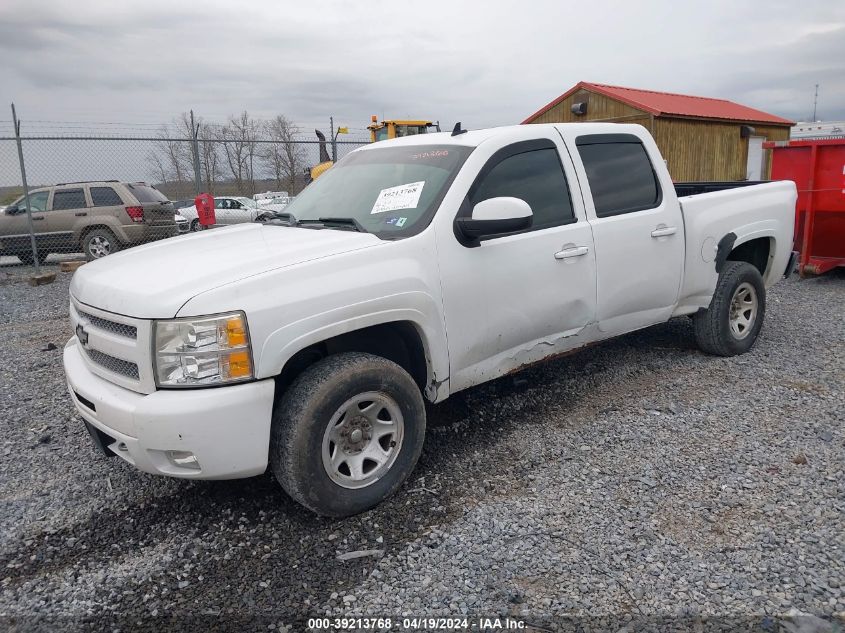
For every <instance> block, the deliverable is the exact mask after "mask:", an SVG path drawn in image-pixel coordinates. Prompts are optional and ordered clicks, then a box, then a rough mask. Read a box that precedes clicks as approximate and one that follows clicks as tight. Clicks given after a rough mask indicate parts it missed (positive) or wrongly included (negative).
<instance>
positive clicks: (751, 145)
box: [745, 136, 766, 180]
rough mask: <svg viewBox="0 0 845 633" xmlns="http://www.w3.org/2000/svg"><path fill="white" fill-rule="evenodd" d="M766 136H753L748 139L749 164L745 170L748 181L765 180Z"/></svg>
mask: <svg viewBox="0 0 845 633" xmlns="http://www.w3.org/2000/svg"><path fill="white" fill-rule="evenodd" d="M765 140H766V138H765V137H764V136H752V137H750V138H749V139H748V164H747V165H746V168H745V179H746V180H762V179H763V141H765Z"/></svg>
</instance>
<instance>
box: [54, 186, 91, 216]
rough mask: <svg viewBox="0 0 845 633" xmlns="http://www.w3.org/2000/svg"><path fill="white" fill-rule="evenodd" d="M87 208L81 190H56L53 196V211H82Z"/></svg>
mask: <svg viewBox="0 0 845 633" xmlns="http://www.w3.org/2000/svg"><path fill="white" fill-rule="evenodd" d="M87 206H88V205H87V204H86V203H85V194H84V193H83V192H82V189H61V190H58V189H57V190H56V192H55V193H54V194H53V211H61V210H62V209H84V208H85V207H87Z"/></svg>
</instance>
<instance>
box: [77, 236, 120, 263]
mask: <svg viewBox="0 0 845 633" xmlns="http://www.w3.org/2000/svg"><path fill="white" fill-rule="evenodd" d="M120 249H121V245H120V242H119V241H118V240H117V238H116V237H115V236H114V233H112V232H111V231H109V230H108V229H94V230H93V231H88V233H86V234H85V237H83V238H82V251H83V252H84V253H85V259H87V260H88V261H89V262H90V261H93V260H95V259H101V258H103V257H106V256H107V255H111V254H113V253H116V252H117V251H119V250H120Z"/></svg>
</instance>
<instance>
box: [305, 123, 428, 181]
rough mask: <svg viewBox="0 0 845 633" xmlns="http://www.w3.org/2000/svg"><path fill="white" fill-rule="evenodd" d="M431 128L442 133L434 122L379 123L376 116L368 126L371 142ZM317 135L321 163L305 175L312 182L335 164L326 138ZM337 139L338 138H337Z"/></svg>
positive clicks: (323, 135) (339, 129)
mask: <svg viewBox="0 0 845 633" xmlns="http://www.w3.org/2000/svg"><path fill="white" fill-rule="evenodd" d="M429 128H435V130H436V131H437V132H439V131H440V123H439V122H437V123H433V122H432V121H423V120H419V121H410V120H400V119H391V120H389V121H382V122H381V123H379V120H378V117H377V116H376V115H375V114H374V115H373V116H372V123H370V124H369V125H368V126H367V129H368V130H369V131H370V141H371V142H372V143H375V142H376V141H384V140H387V139H389V138H400V137H402V136H413V135H414V134H426V133H427V132H428V131H429ZM314 132H315V133H316V134H317V140H318V141H319V145H320V162H319V163H318V164H316V165H314V166H313V167H306V168H305V174H306V176H310V178H311V180H317V178H319V177H320V176H321V175H322V174H324V173H325V172H326V171H327V170H328V169H329V168H330V167H331V166H332V165H334V162H333V161H332V159H331V156H329V151H328V147H327V142H326V136H325V134H323V133H322V132H321V131H320V130H314ZM337 133H338V134H348V133H349V128H346V127H340V128H338V129H337ZM335 138H336V136H335Z"/></svg>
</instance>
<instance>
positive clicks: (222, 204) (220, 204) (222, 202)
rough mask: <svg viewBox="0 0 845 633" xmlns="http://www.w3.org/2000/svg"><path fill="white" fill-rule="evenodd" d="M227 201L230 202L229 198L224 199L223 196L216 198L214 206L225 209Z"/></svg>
mask: <svg viewBox="0 0 845 633" xmlns="http://www.w3.org/2000/svg"><path fill="white" fill-rule="evenodd" d="M227 202H228V200H224V199H223V198H215V199H214V208H215V209H225V208H226V203H227Z"/></svg>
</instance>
